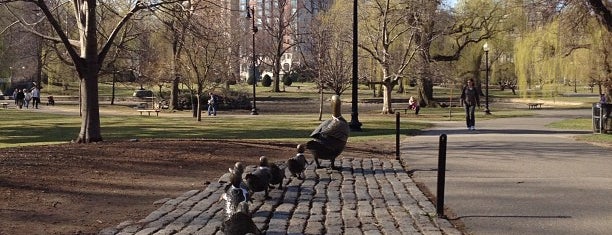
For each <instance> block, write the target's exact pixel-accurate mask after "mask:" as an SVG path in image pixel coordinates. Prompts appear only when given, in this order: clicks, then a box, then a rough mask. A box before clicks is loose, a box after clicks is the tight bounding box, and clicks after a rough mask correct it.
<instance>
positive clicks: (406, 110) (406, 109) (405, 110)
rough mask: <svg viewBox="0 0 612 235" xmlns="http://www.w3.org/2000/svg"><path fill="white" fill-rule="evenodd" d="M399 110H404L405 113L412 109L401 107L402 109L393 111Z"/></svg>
mask: <svg viewBox="0 0 612 235" xmlns="http://www.w3.org/2000/svg"><path fill="white" fill-rule="evenodd" d="M399 110H404V114H407V113H408V110H412V109H409V108H401V109H394V110H393V111H394V112H398V111H399Z"/></svg>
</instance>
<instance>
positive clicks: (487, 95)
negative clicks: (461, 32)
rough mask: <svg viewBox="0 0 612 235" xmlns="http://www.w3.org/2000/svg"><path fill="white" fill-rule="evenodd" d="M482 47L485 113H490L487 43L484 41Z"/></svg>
mask: <svg viewBox="0 0 612 235" xmlns="http://www.w3.org/2000/svg"><path fill="white" fill-rule="evenodd" d="M482 49H483V50H484V52H485V67H486V75H485V81H486V82H485V110H484V111H485V114H491V110H489V44H488V43H486V42H485V44H484V45H482Z"/></svg>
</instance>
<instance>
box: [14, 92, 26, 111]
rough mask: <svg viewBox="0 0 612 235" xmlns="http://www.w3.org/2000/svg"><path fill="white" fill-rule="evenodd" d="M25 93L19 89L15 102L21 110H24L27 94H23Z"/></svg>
mask: <svg viewBox="0 0 612 235" xmlns="http://www.w3.org/2000/svg"><path fill="white" fill-rule="evenodd" d="M24 91H25V89H23V90H20V89H17V91H16V92H17V96H16V97H15V100H16V101H17V106H18V107H19V109H22V108H23V100H24V99H25V93H23V92H24Z"/></svg>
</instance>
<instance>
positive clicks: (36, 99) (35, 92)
mask: <svg viewBox="0 0 612 235" xmlns="http://www.w3.org/2000/svg"><path fill="white" fill-rule="evenodd" d="M32 102H34V103H32V107H34V108H38V104H40V89H39V88H38V86H37V85H36V83H34V88H32Z"/></svg>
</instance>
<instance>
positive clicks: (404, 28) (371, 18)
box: [359, 0, 418, 114]
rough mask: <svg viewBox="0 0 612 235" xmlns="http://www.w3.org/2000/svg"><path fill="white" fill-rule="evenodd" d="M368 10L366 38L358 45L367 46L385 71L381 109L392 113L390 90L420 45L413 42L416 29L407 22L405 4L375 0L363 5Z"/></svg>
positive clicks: (382, 81) (366, 15)
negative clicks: (417, 45) (416, 45)
mask: <svg viewBox="0 0 612 235" xmlns="http://www.w3.org/2000/svg"><path fill="white" fill-rule="evenodd" d="M361 9H362V10H365V9H368V10H366V11H365V14H362V15H364V20H363V23H362V24H361V25H363V27H362V28H363V34H364V37H362V38H364V39H363V41H362V42H360V43H359V47H360V48H361V49H363V50H365V51H366V52H367V53H368V54H369V55H370V56H371V57H372V58H373V59H374V61H376V63H377V65H378V66H379V68H380V71H382V77H381V78H380V82H379V83H380V84H382V86H383V107H382V113H383V114H387V113H393V108H392V107H391V105H392V104H391V94H392V93H391V92H392V90H393V87H394V86H396V85H397V84H398V83H399V81H400V79H401V78H402V77H403V75H404V71H405V70H406V68H407V67H408V65H409V64H410V63H411V62H412V60H413V58H414V55H415V54H416V53H417V50H418V48H417V47H415V46H414V45H415V44H413V42H412V41H413V40H414V36H415V33H416V31H414V30H413V28H411V27H409V25H407V24H406V18H405V16H406V5H405V3H404V2H402V1H397V0H375V1H371V2H368V3H367V4H366V5H365V6H362V8H361Z"/></svg>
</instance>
